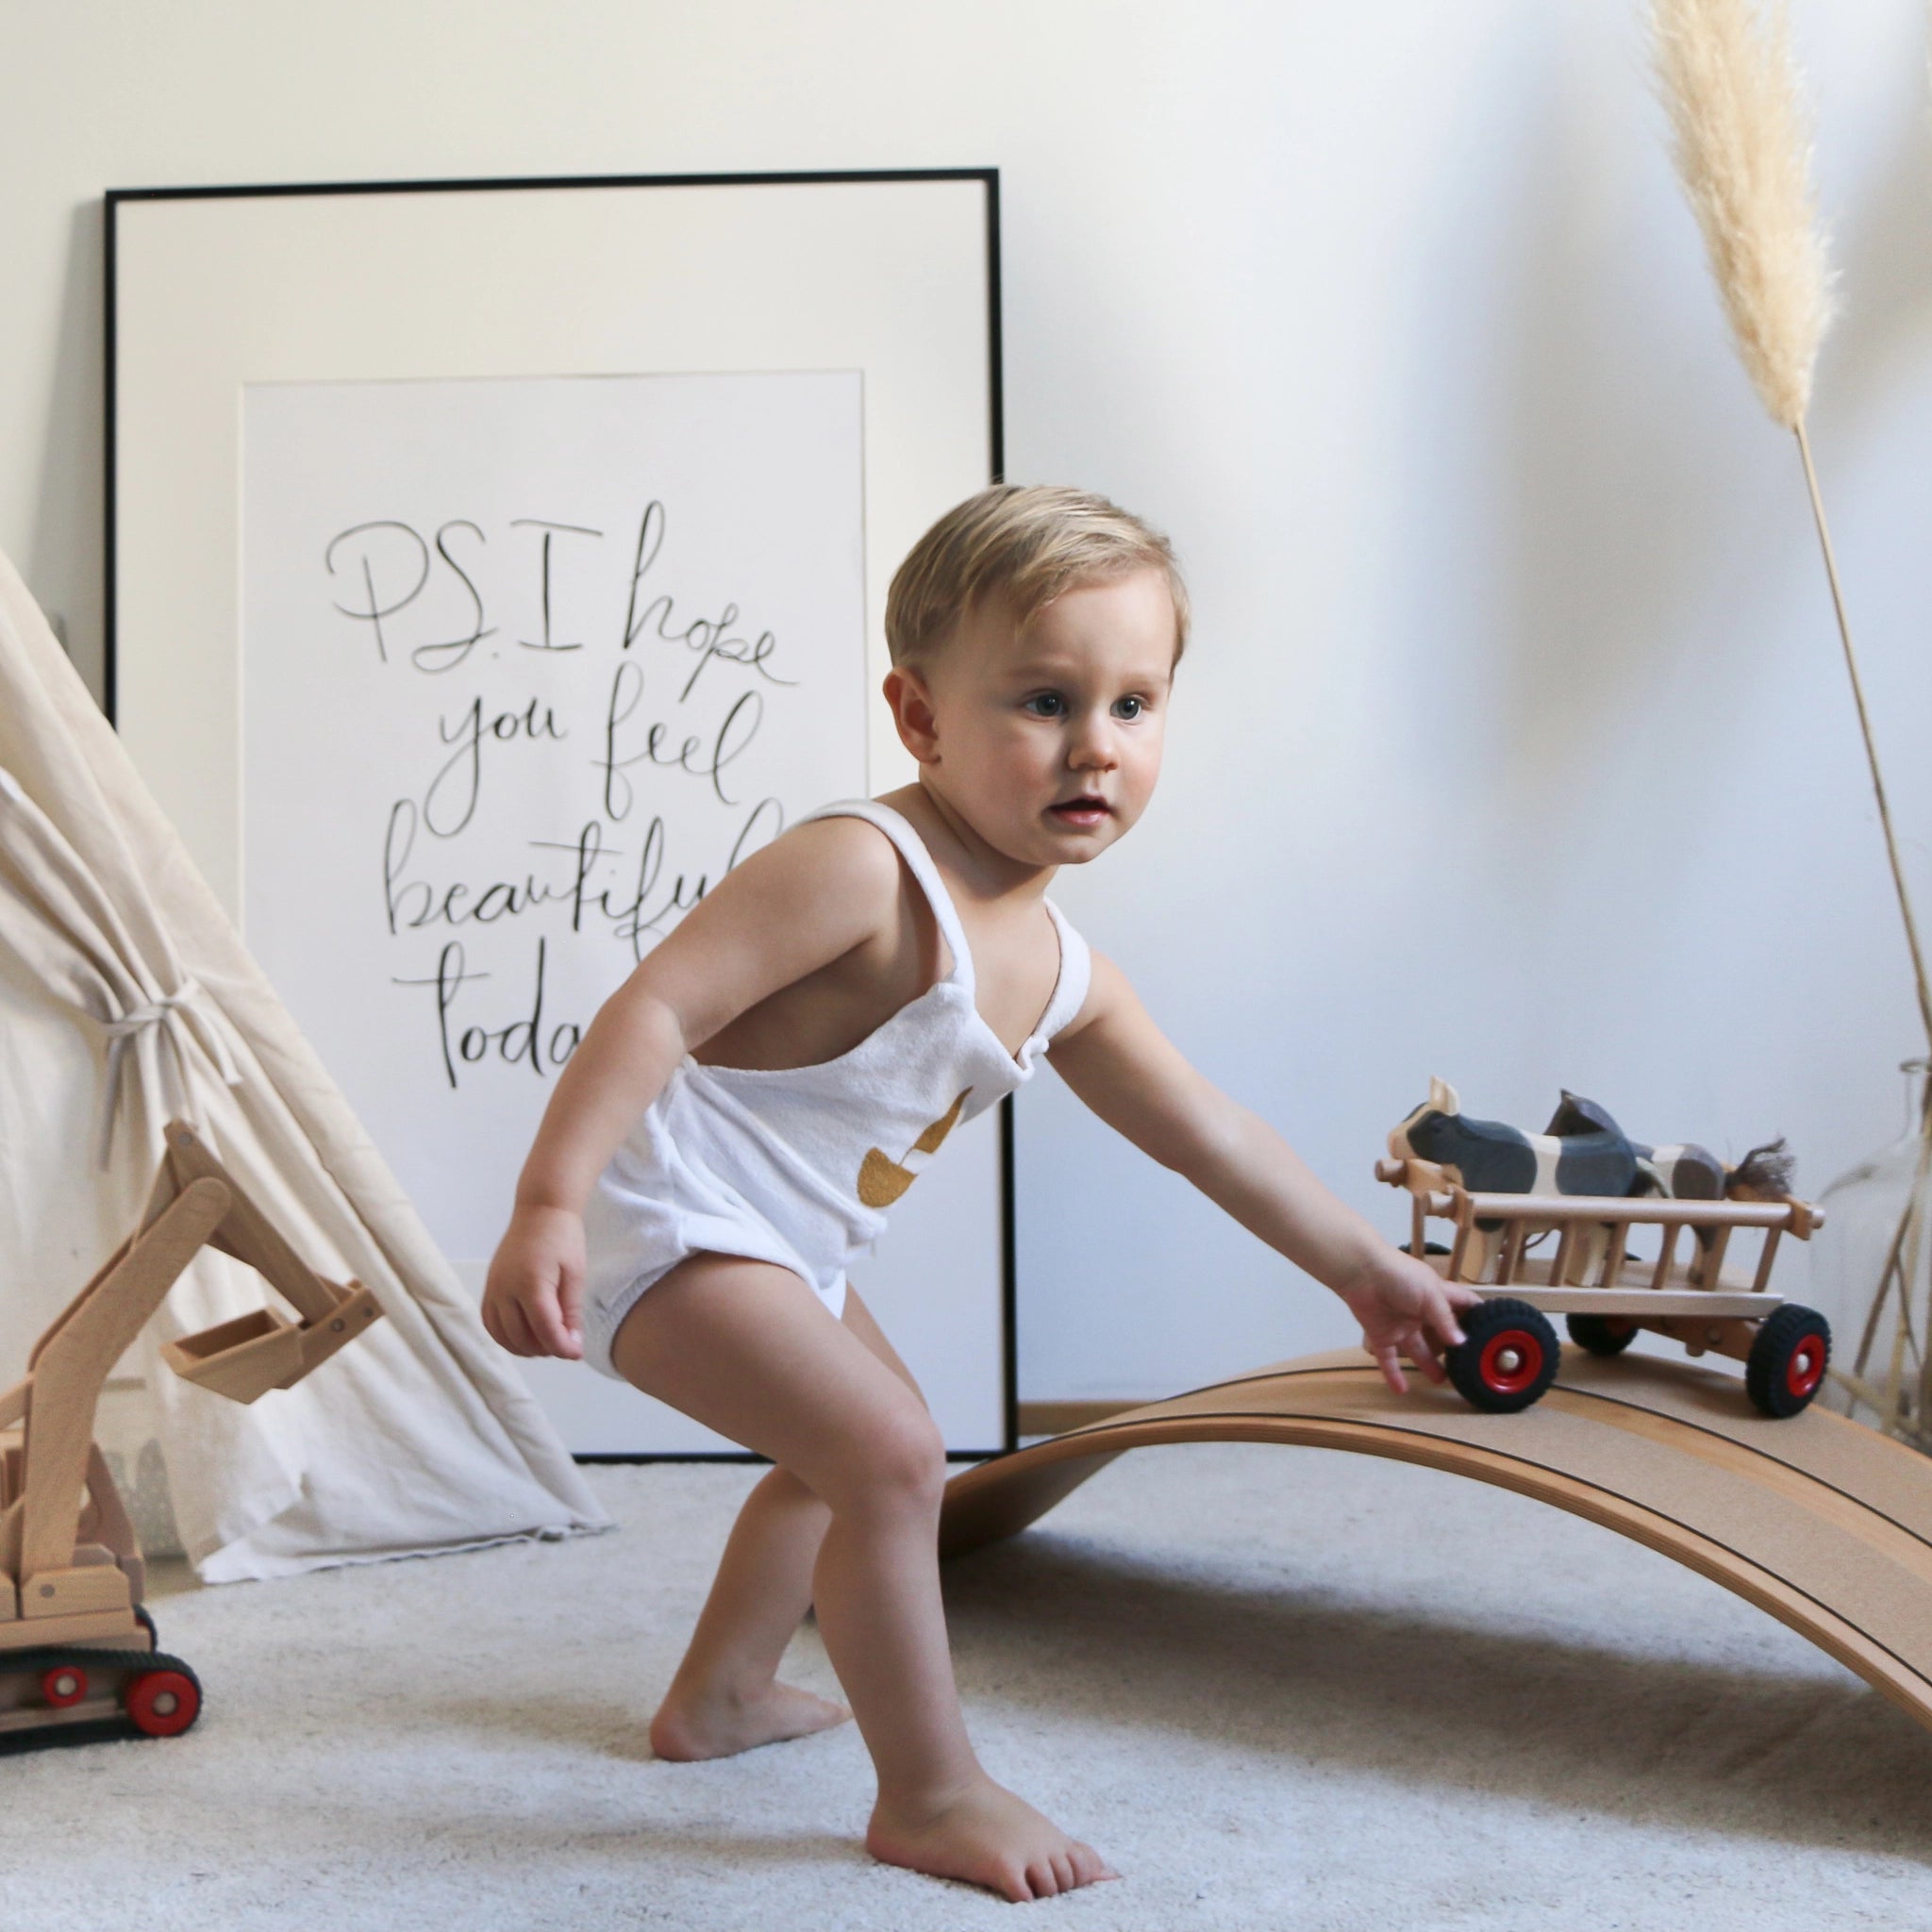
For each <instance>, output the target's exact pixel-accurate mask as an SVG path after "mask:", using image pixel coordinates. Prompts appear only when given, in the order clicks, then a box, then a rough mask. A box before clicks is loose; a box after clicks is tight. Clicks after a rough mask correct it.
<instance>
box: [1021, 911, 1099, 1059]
mask: <svg viewBox="0 0 1932 1932" xmlns="http://www.w3.org/2000/svg"><path fill="white" fill-rule="evenodd" d="M1046 909H1047V911H1048V912H1049V913H1051V914H1052V916H1053V924H1054V930H1055V931H1056V932H1057V933H1058V934H1059V937H1060V976H1059V978H1058V980H1056V981H1055V982H1054V989H1053V997H1052V999H1050V1000H1049V1001H1048V1002H1047V1005H1046V1011H1045V1012H1044V1013H1042V1014H1041V1016H1040V1024H1039V1025H1038V1027H1036V1028H1035V1029H1034V1031H1035V1036H1036V1038H1038V1039H1041V1040H1044V1041H1051V1040H1052V1039H1053V1037H1054V1035H1055V1034H1057V1033H1058V1031H1059V1030H1060V1028H1061V1027H1062V1026H1065V1025H1068V1024H1071V1023H1072V1021H1073V1019H1074V1015H1075V1014H1076V1013H1078V1012H1079V1010H1080V1008H1082V1007H1084V1006H1085V1005H1086V1004H1087V989H1088V987H1089V986H1090V985H1091V983H1092V978H1093V955H1092V953H1091V951H1090V950H1089V949H1088V945H1087V941H1085V940H1083V939H1082V938H1081V937H1080V935H1079V934H1078V933H1076V932H1075V931H1074V928H1073V927H1072V926H1071V925H1069V924H1067V919H1066V915H1065V914H1064V913H1063V912H1062V911H1061V910H1060V908H1058V906H1056V905H1055V904H1054V903H1053V901H1052V900H1051V899H1049V900H1047V901H1046Z"/></svg>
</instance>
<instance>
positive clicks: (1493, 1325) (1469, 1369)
mask: <svg viewBox="0 0 1932 1932" xmlns="http://www.w3.org/2000/svg"><path fill="white" fill-rule="evenodd" d="M1457 1319H1458V1320H1459V1322H1460V1323H1461V1325H1462V1333H1463V1336H1464V1338H1465V1339H1464V1341H1462V1343H1461V1345H1460V1346H1459V1347H1456V1348H1452V1349H1450V1350H1448V1351H1447V1352H1446V1353H1445V1354H1444V1355H1443V1357H1442V1362H1443V1365H1444V1367H1446V1368H1447V1369H1448V1371H1449V1379H1450V1380H1451V1381H1452V1382H1453V1383H1455V1385H1456V1388H1457V1391H1458V1392H1459V1393H1460V1395H1461V1396H1462V1398H1463V1400H1464V1401H1465V1402H1467V1403H1468V1404H1469V1405H1470V1407H1472V1408H1480V1409H1482V1410H1484V1411H1485V1412H1486V1413H1488V1414H1490V1415H1510V1414H1513V1413H1514V1412H1515V1411H1516V1410H1518V1409H1522V1408H1527V1407H1529V1406H1530V1404H1531V1403H1533V1402H1536V1401H1538V1400H1539V1399H1540V1398H1541V1395H1542V1392H1543V1391H1544V1390H1546V1389H1547V1388H1548V1387H1549V1386H1550V1384H1551V1383H1552V1382H1554V1381H1555V1380H1556V1379H1557V1360H1558V1357H1559V1356H1560V1350H1559V1348H1558V1346H1557V1331H1556V1330H1555V1329H1554V1328H1553V1327H1551V1326H1550V1324H1549V1318H1548V1317H1547V1316H1545V1315H1544V1314H1543V1313H1542V1312H1541V1310H1540V1309H1537V1308H1533V1307H1530V1305H1529V1304H1528V1303H1527V1302H1525V1301H1519V1300H1517V1298H1516V1297H1515V1296H1514V1295H1496V1296H1494V1297H1493V1298H1492V1299H1491V1300H1489V1301H1486V1302H1484V1303H1483V1305H1482V1307H1479V1308H1465V1309H1463V1310H1462V1312H1461V1314H1460V1315H1459V1316H1458V1317H1457ZM1512 1355H1513V1357H1514V1360H1513V1361H1512V1360H1511V1357H1512Z"/></svg>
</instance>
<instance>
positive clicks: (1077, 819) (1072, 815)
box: [1047, 798, 1110, 825]
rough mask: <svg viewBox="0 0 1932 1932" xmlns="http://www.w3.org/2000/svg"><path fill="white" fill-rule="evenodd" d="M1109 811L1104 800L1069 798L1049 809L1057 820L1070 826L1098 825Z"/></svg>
mask: <svg viewBox="0 0 1932 1932" xmlns="http://www.w3.org/2000/svg"><path fill="white" fill-rule="evenodd" d="M1109 809H1110V808H1109V807H1108V803H1107V801H1106V800H1105V799H1103V798H1068V799H1063V800H1062V801H1061V802H1060V803H1059V804H1058V805H1051V806H1048V807H1047V810H1048V811H1049V812H1050V813H1051V814H1052V815H1053V816H1054V817H1055V818H1057V819H1058V820H1059V821H1060V823H1061V824H1068V825H1097V824H1099V823H1100V822H1101V820H1102V819H1104V818H1106V817H1107V816H1108V811H1109Z"/></svg>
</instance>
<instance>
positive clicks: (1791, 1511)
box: [940, 1349, 1932, 1726]
mask: <svg viewBox="0 0 1932 1932" xmlns="http://www.w3.org/2000/svg"><path fill="white" fill-rule="evenodd" d="M1409 1387H1410V1392H1409V1393H1408V1394H1407V1395H1397V1394H1395V1393H1394V1392H1393V1391H1391V1390H1390V1389H1389V1388H1388V1386H1387V1385H1386V1384H1385V1383H1384V1382H1383V1380H1382V1378H1381V1375H1380V1374H1379V1372H1378V1371H1377V1370H1376V1369H1375V1367H1374V1364H1373V1363H1372V1362H1371V1361H1370V1360H1369V1358H1368V1357H1366V1356H1365V1355H1363V1354H1361V1353H1360V1352H1359V1351H1357V1350H1355V1349H1346V1350H1342V1351H1340V1352H1338V1353H1335V1354H1330V1355H1314V1356H1305V1357H1301V1358H1300V1359H1298V1360H1295V1361H1287V1362H1276V1363H1274V1364H1273V1365H1272V1366H1270V1367H1268V1368H1265V1369H1257V1371H1256V1372H1255V1373H1254V1374H1249V1375H1241V1376H1237V1377H1236V1378H1235V1379H1234V1380H1233V1381H1229V1382H1217V1383H1216V1384H1214V1385H1213V1386H1212V1387H1211V1388H1207V1389H1197V1390H1194V1391H1191V1393H1189V1394H1186V1395H1177V1396H1174V1398H1173V1399H1172V1400H1171V1401H1167V1402H1157V1403H1152V1404H1150V1405H1149V1406H1148V1407H1144V1408H1134V1409H1127V1410H1124V1411H1123V1412H1122V1413H1120V1414H1118V1415H1113V1416H1109V1417H1108V1418H1107V1419H1106V1420H1105V1421H1101V1422H1095V1423H1091V1424H1087V1425H1086V1426H1084V1427H1081V1428H1077V1429H1073V1430H1070V1431H1069V1432H1068V1433H1067V1434H1065V1435H1062V1436H1054V1437H1051V1438H1049V1439H1048V1440H1047V1441H1041V1442H1036V1443H1034V1444H1032V1445H1031V1446H1030V1447H1028V1448H1024V1449H1019V1450H1015V1451H1013V1452H1012V1453H1011V1454H1009V1455H1006V1456H1001V1457H994V1458H993V1459H992V1460H991V1461H988V1462H982V1463H979V1464H978V1465H976V1466H975V1467H974V1468H972V1469H969V1470H967V1471H966V1472H965V1473H964V1474H961V1475H958V1476H956V1477H955V1478H954V1479H953V1481H952V1482H951V1483H950V1484H949V1485H948V1486H947V1491H946V1502H945V1511H944V1515H943V1516H942V1518H941V1525H940V1543H941V1551H942V1553H943V1554H944V1555H946V1556H956V1555H959V1554H961V1553H963V1552H965V1551H967V1550H973V1549H977V1548H978V1547H980V1546H981V1545H982V1544H984V1543H990V1542H995V1541H998V1540H999V1539H1000V1538H1002V1537H1008V1536H1012V1535H1013V1534H1015V1532H1017V1531H1019V1530H1022V1529H1024V1528H1025V1527H1026V1526H1027V1524H1030V1523H1034V1522H1036V1521H1038V1519H1039V1518H1041V1516H1043V1515H1045V1514H1046V1512H1047V1511H1048V1510H1049V1509H1051V1508H1052V1507H1054V1505H1055V1504H1057V1503H1058V1502H1060V1501H1061V1500H1062V1499H1063V1498H1064V1497H1066V1496H1068V1495H1069V1494H1071V1493H1072V1492H1073V1491H1074V1490H1076V1489H1078V1488H1079V1487H1080V1485H1081V1484H1082V1483H1084V1482H1085V1481H1086V1480H1087V1479H1088V1477H1089V1476H1091V1475H1093V1474H1096V1473H1097V1472H1099V1471H1100V1470H1102V1469H1104V1468H1105V1467H1106V1466H1107V1465H1108V1463H1109V1462H1111V1461H1112V1460H1113V1459H1114V1457H1117V1456H1119V1455H1121V1454H1123V1453H1124V1451H1126V1450H1129V1449H1141V1448H1147V1447H1151V1446H1153V1445H1155V1444H1158V1443H1164V1442H1287V1443H1295V1444H1301V1445H1305V1446H1308V1447H1313V1448H1318V1449H1353V1450H1356V1451H1358V1452H1359V1453H1360V1454H1362V1455H1365V1456H1387V1457H1393V1458H1394V1459H1395V1460H1397V1461H1399V1462H1419V1463H1422V1464H1423V1465H1424V1466H1425V1467H1426V1468H1430V1469H1442V1470H1448V1471H1450V1472H1451V1473H1452V1474H1457V1475H1466V1476H1474V1478H1475V1479H1476V1480H1477V1481H1479V1482H1489V1483H1495V1484H1497V1485H1499V1486H1500V1487H1502V1488H1504V1489H1507V1490H1516V1491H1520V1492H1521V1493H1522V1494H1524V1495H1526V1496H1535V1497H1536V1498H1538V1499H1539V1500H1540V1501H1541V1502H1544V1503H1553V1504H1555V1505H1556V1506H1557V1508H1559V1509H1568V1510H1570V1511H1572V1512H1573V1513H1574V1514H1575V1515H1578V1516H1584V1517H1588V1518H1589V1519H1590V1520H1591V1522H1592V1523H1600V1524H1603V1525H1604V1526H1605V1527H1606V1528H1607V1529H1614V1530H1617V1531H1618V1532H1620V1533H1621V1534H1622V1535H1624V1536H1627V1537H1631V1538H1633V1539H1635V1541H1638V1542H1641V1543H1644V1544H1647V1545H1648V1546H1649V1547H1650V1548H1651V1549H1654V1550H1660V1551H1661V1552H1662V1553H1663V1554H1664V1555H1665V1556H1667V1557H1674V1558H1675V1559H1676V1560H1677V1561H1678V1562H1680V1563H1683V1564H1686V1565H1688V1566H1689V1567H1690V1568H1691V1569H1692V1570H1695V1571H1697V1572H1698V1573H1699V1574H1702V1575H1705V1576H1708V1577H1709V1578H1710V1579H1711V1580H1712V1581H1713V1582H1714V1583H1721V1584H1723V1585H1724V1588H1725V1589H1727V1590H1731V1591H1736V1592H1737V1593H1738V1594H1739V1595H1740V1596H1741V1597H1743V1598H1745V1599H1746V1600H1747V1601H1748V1602H1750V1603H1754V1604H1756V1605H1757V1607H1759V1608H1760V1609H1764V1610H1769V1611H1770V1612H1771V1614H1772V1615H1773V1616H1774V1617H1777V1618H1779V1619H1781V1620H1782V1621H1783V1622H1784V1623H1786V1624H1790V1626H1791V1628H1792V1629H1794V1630H1796V1631H1799V1632H1800V1633H1801V1634H1802V1635H1804V1636H1806V1637H1807V1638H1809V1639H1810V1640H1811V1641H1812V1642H1814V1643H1816V1644H1817V1645H1819V1647H1820V1648H1821V1649H1823V1650H1824V1651H1826V1652H1828V1653H1829V1654H1830V1655H1831V1656H1832V1657H1837V1658H1838V1659H1839V1661H1840V1663H1843V1664H1845V1665H1847V1666H1849V1667H1850V1668H1851V1669H1852V1670H1854V1671H1857V1673H1858V1674H1859V1675H1860V1676H1862V1677H1864V1678H1865V1679H1866V1680H1867V1681H1868V1682H1869V1683H1871V1684H1873V1685H1874V1686H1875V1687H1876V1688H1877V1689H1878V1690H1880V1691H1884V1692H1885V1693H1886V1695H1887V1696H1889V1697H1890V1698H1892V1699H1893V1700H1894V1701H1895V1702H1897V1703H1898V1704H1901V1705H1903V1706H1904V1707H1905V1708H1906V1709H1907V1710H1908V1711H1910V1712H1911V1714H1912V1715H1913V1716H1914V1717H1915V1718H1917V1719H1918V1720H1919V1722H1920V1723H1921V1724H1926V1725H1928V1726H1932V1457H1924V1456H1921V1455H1919V1454H1918V1453H1917V1452H1916V1451H1914V1450H1910V1449H1907V1448H1905V1447H1903V1446H1902V1445H1901V1444H1899V1443H1897V1442H1894V1441H1890V1440H1889V1439H1888V1438H1886V1437H1884V1436H1881V1435H1879V1434H1877V1433H1876V1432H1875V1431H1874V1430H1872V1429H1868V1428H1865V1427H1863V1426H1862V1425H1861V1424H1857V1423H1852V1422H1847V1421H1846V1420H1845V1419H1844V1418H1843V1417H1842V1416H1838V1415H1833V1414H1830V1413H1828V1412H1827V1411H1825V1410H1823V1409H1820V1408H1818V1407H1815V1406H1814V1407H1810V1408H1807V1409H1806V1410H1805V1411H1804V1412H1803V1413H1802V1414H1800V1415H1796V1416H1792V1417H1790V1418H1789V1419H1788V1420H1785V1421H1774V1420H1772V1419H1771V1418H1769V1417H1767V1416H1762V1415H1759V1414H1758V1413H1757V1411H1756V1410H1755V1409H1754V1408H1753V1407H1751V1405H1750V1403H1749V1402H1748V1400H1747V1399H1746V1397H1745V1394H1744V1390H1743V1385H1742V1383H1741V1381H1740V1378H1739V1377H1737V1376H1735V1375H1731V1374H1724V1373H1722V1372H1720V1371H1716V1370H1712V1369H1708V1368H1704V1367H1701V1366H1699V1365H1697V1364H1694V1363H1691V1362H1674V1361H1671V1360H1668V1359H1660V1358H1657V1357H1649V1356H1635V1357H1633V1356H1620V1357H1615V1358H1614V1359H1609V1360H1604V1359H1600V1358H1598V1357H1593V1356H1589V1355H1586V1354H1584V1353H1583V1351H1581V1350H1580V1349H1565V1350H1564V1352H1563V1366H1562V1369H1561V1372H1560V1373H1559V1374H1558V1376H1557V1381H1556V1384H1555V1385H1554V1386H1553V1387H1552V1388H1551V1390H1550V1391H1549V1392H1548V1393H1547V1394H1546V1395H1544V1397H1543V1398H1542V1400H1541V1402H1539V1403H1538V1404H1537V1405H1536V1407H1533V1408H1529V1409H1525V1410H1523V1411H1522V1412H1521V1413H1519V1414H1515V1415H1484V1414H1480V1413H1478V1412H1477V1411H1476V1410H1475V1409H1473V1408H1471V1407H1469V1406H1468V1405H1467V1404H1466V1403H1465V1402H1464V1401H1463V1400H1462V1398H1461V1397H1460V1396H1458V1395H1457V1394H1456V1393H1455V1392H1454V1391H1450V1390H1446V1389H1438V1388H1437V1387H1435V1386H1434V1385H1433V1384H1430V1383H1427V1382H1424V1380H1423V1378H1422V1377H1421V1376H1420V1375H1418V1374H1413V1373H1411V1374H1410V1379H1409Z"/></svg>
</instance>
